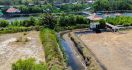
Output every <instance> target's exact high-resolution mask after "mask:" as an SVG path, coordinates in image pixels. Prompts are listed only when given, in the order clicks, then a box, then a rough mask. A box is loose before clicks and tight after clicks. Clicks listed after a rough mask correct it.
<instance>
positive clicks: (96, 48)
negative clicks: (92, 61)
mask: <svg viewBox="0 0 132 70" xmlns="http://www.w3.org/2000/svg"><path fill="white" fill-rule="evenodd" d="M79 38H80V39H81V40H82V41H83V42H84V43H85V44H86V45H87V47H88V48H89V49H90V50H91V51H92V52H93V53H94V54H95V56H96V57H97V59H98V60H99V61H100V62H101V63H102V64H103V65H104V66H105V67H106V68H107V70H132V30H128V31H121V32H117V33H112V32H103V33H99V34H96V33H91V34H81V35H79Z"/></svg>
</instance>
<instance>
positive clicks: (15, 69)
mask: <svg viewBox="0 0 132 70" xmlns="http://www.w3.org/2000/svg"><path fill="white" fill-rule="evenodd" d="M12 70H48V68H47V66H46V65H45V64H44V63H36V61H35V59H34V58H29V59H26V60H22V59H20V60H18V61H17V62H16V63H14V64H12Z"/></svg>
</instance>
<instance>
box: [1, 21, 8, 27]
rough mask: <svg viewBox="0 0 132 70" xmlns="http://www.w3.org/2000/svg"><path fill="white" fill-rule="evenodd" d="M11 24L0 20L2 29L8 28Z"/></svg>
mask: <svg viewBox="0 0 132 70" xmlns="http://www.w3.org/2000/svg"><path fill="white" fill-rule="evenodd" d="M8 25H9V22H8V21H7V20H0V27H7V26H8Z"/></svg>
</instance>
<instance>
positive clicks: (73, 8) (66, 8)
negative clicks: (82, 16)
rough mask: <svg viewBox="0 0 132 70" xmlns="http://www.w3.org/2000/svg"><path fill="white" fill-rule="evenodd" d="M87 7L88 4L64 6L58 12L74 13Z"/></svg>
mask: <svg viewBox="0 0 132 70" xmlns="http://www.w3.org/2000/svg"><path fill="white" fill-rule="evenodd" d="M88 7H89V5H88V4H64V5H62V6H61V7H60V10H61V11H64V12H76V11H82V10H84V9H86V8H88Z"/></svg>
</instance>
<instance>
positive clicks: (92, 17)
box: [87, 13, 102, 21]
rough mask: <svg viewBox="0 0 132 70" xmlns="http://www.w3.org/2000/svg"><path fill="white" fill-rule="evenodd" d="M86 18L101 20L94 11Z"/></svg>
mask: <svg viewBox="0 0 132 70" xmlns="http://www.w3.org/2000/svg"><path fill="white" fill-rule="evenodd" d="M87 18H88V19H90V20H91V21H98V20H101V19H102V17H100V16H98V15H96V14H95V13H94V14H92V15H91V16H89V17H87Z"/></svg>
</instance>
